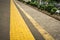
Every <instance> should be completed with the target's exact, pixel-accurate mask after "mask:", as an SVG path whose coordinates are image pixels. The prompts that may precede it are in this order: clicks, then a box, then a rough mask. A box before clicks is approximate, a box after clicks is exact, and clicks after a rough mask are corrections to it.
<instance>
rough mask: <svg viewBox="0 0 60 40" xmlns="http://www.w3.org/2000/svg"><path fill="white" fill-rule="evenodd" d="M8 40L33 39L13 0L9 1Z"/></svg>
mask: <svg viewBox="0 0 60 40" xmlns="http://www.w3.org/2000/svg"><path fill="white" fill-rule="evenodd" d="M10 40H35V39H34V37H33V35H32V34H31V32H30V30H29V29H28V27H27V25H26V23H25V22H24V20H23V18H22V16H21V15H20V13H19V11H18V10H17V8H16V6H15V4H14V3H13V0H11V3H10Z"/></svg>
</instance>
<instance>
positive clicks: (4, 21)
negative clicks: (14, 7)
mask: <svg viewBox="0 0 60 40" xmlns="http://www.w3.org/2000/svg"><path fill="white" fill-rule="evenodd" d="M9 14H10V0H0V40H9V26H10V25H9V23H10V22H9V21H10V20H9V19H10V16H9Z"/></svg>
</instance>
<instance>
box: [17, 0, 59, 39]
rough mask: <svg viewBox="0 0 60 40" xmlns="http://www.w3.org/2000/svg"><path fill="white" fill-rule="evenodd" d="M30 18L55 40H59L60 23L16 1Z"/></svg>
mask: <svg viewBox="0 0 60 40" xmlns="http://www.w3.org/2000/svg"><path fill="white" fill-rule="evenodd" d="M16 2H17V3H18V4H19V5H20V6H21V7H22V8H23V9H24V10H25V11H26V12H27V13H28V14H29V15H30V16H32V17H33V18H34V19H35V20H36V21H37V22H38V23H39V24H40V25H41V26H42V28H44V29H45V30H46V31H47V32H49V33H50V34H51V35H52V36H53V37H54V38H55V40H60V21H58V20H56V19H54V18H52V17H50V16H48V15H45V14H43V13H42V12H39V11H37V10H35V9H33V8H31V7H29V6H28V5H25V4H23V3H21V2H19V1H16Z"/></svg>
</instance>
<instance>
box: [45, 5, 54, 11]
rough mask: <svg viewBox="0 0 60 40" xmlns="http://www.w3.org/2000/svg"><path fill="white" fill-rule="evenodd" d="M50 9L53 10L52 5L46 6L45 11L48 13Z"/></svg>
mask: <svg viewBox="0 0 60 40" xmlns="http://www.w3.org/2000/svg"><path fill="white" fill-rule="evenodd" d="M52 8H54V5H52V4H48V5H47V7H46V10H47V11H48V12H50V10H51V9H52Z"/></svg>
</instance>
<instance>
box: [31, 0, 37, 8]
mask: <svg viewBox="0 0 60 40" xmlns="http://www.w3.org/2000/svg"><path fill="white" fill-rule="evenodd" d="M30 5H32V6H35V7H37V5H38V2H37V1H34V2H30Z"/></svg>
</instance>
